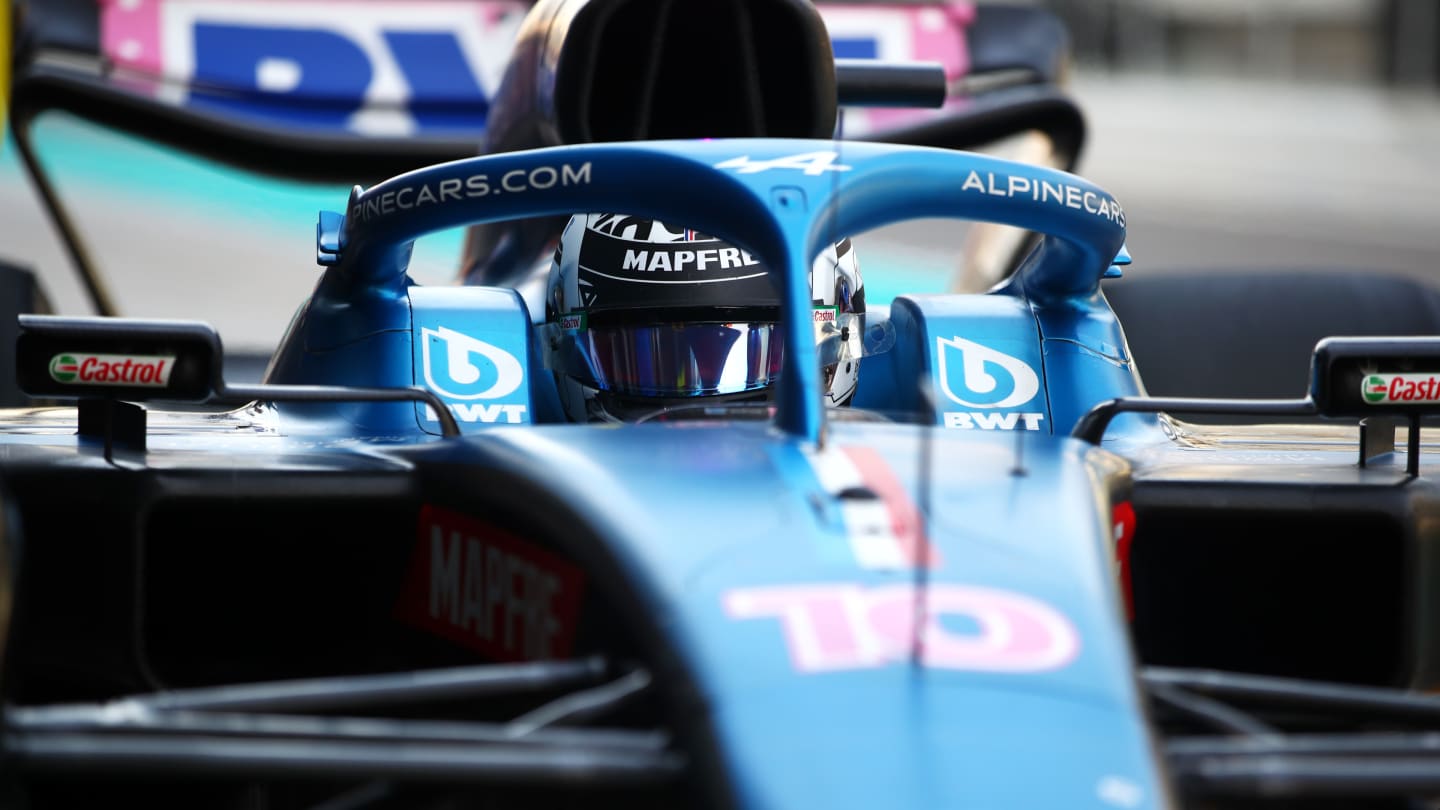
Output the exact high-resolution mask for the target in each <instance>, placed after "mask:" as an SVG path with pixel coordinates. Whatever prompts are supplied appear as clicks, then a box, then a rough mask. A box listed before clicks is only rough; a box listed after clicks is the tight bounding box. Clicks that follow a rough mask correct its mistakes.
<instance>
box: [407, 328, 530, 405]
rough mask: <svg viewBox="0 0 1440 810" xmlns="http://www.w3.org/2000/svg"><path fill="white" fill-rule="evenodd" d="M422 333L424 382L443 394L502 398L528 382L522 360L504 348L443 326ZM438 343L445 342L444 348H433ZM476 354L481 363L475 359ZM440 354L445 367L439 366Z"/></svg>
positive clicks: (445, 395) (468, 397)
mask: <svg viewBox="0 0 1440 810" xmlns="http://www.w3.org/2000/svg"><path fill="white" fill-rule="evenodd" d="M420 332H421V339H422V340H423V345H422V347H421V363H422V364H423V365H424V366H425V384H426V385H427V386H429V387H430V390H432V391H434V392H435V393H437V394H439V395H441V396H443V397H448V398H450V399H459V400H470V399H499V398H501V397H504V396H508V395H510V394H511V393H513V392H514V391H515V389H517V388H519V387H520V384H521V383H522V382H524V381H525V370H524V369H523V368H522V367H521V365H520V361H519V360H516V359H515V357H514V356H512V355H511V354H510V353H509V352H506V351H504V350H503V349H500V348H498V347H495V346H491V345H490V344H489V343H486V342H485V341H483V340H478V339H476V338H473V337H470V336H469V335H466V334H462V333H460V332H456V331H455V330H454V329H446V328H445V327H443V326H439V327H436V328H434V329H428V328H422V329H421V330H420ZM436 343H443V344H445V350H444V351H443V352H439V351H434V352H432V351H431V347H432V346H433V345H434V344H436ZM477 356H478V357H479V358H481V360H482V362H476V357H477ZM440 357H444V361H443V363H444V366H443V368H439V369H437V368H436V367H435V366H436V363H437V362H439V358H440ZM442 381H443V385H442V384H441V382H442Z"/></svg>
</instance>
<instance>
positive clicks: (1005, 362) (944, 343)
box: [935, 337, 1045, 430]
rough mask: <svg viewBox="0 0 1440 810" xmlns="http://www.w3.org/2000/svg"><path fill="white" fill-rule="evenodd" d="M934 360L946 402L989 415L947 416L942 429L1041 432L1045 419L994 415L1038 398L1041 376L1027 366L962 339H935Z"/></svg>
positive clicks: (1015, 414) (1028, 415)
mask: <svg viewBox="0 0 1440 810" xmlns="http://www.w3.org/2000/svg"><path fill="white" fill-rule="evenodd" d="M935 354H936V357H937V358H938V360H937V363H938V365H939V367H940V369H939V378H940V390H941V391H943V392H944V394H945V397H946V398H947V399H949V400H950V401H951V402H954V403H955V404H957V405H960V406H962V407H964V408H968V409H984V411H989V412H978V411H976V410H966V411H946V412H945V414H944V419H945V426H946V427H953V428H966V429H977V428H978V429H980V430H1015V429H1016V428H1017V427H1021V426H1023V428H1024V429H1025V430H1039V429H1040V422H1041V421H1043V420H1044V419H1045V415H1044V414H1043V413H1040V412H1025V413H1021V412H1012V413H994V412H993V411H998V410H1003V409H1008V408H1015V407H1019V406H1022V405H1027V404H1029V403H1030V402H1032V401H1033V400H1034V399H1035V395H1036V394H1038V393H1040V375H1038V374H1036V373H1035V369H1033V368H1031V367H1030V366H1029V364H1027V363H1026V362H1025V361H1023V360H1020V359H1018V358H1015V357H1011V356H1010V355H1008V354H1005V353H1003V352H998V351H996V350H994V349H991V348H989V347H987V346H982V345H980V344H979V343H975V342H974V341H969V340H966V339H964V338H961V337H954V338H951V339H949V340H946V339H945V338H936V339H935ZM957 370H958V373H957Z"/></svg>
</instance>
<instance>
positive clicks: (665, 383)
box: [565, 323, 784, 397]
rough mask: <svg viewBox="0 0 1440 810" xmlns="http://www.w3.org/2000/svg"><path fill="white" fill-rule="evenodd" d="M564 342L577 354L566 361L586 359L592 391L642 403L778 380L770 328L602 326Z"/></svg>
mask: <svg viewBox="0 0 1440 810" xmlns="http://www.w3.org/2000/svg"><path fill="white" fill-rule="evenodd" d="M565 339H566V340H567V341H570V342H573V343H572V345H573V348H574V349H578V351H577V352H567V353H566V354H569V356H570V357H572V358H576V359H579V358H584V363H585V366H586V368H585V369H584V371H585V372H586V373H585V374H584V376H586V377H589V378H590V380H591V382H593V384H594V385H595V387H596V388H599V389H601V390H604V391H612V392H615V393H618V394H627V395H632V396H646V397H686V396H704V395H710V394H733V393H739V392H742V391H753V390H756V389H760V388H765V387H766V386H768V385H770V384H771V383H772V382H774V381H775V379H776V378H778V377H779V375H780V361H781V358H782V357H783V351H784V344H783V340H782V338H781V334H780V330H779V329H778V328H777V326H776V324H774V323H660V324H646V325H625V326H619V325H617V326H601V327H591V328H589V329H584V330H580V331H578V332H572V333H568V334H566V335H565ZM566 365H571V364H570V363H567V364H566ZM571 370H572V371H578V370H580V369H573V368H572V369H571Z"/></svg>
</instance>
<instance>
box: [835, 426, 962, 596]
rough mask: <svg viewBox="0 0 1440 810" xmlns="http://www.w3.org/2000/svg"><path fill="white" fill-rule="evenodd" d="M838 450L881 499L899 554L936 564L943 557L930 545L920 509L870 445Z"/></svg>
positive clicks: (919, 562)
mask: <svg viewBox="0 0 1440 810" xmlns="http://www.w3.org/2000/svg"><path fill="white" fill-rule="evenodd" d="M841 452H843V453H844V454H845V455H846V456H848V457H849V458H850V460H851V461H852V462H854V464H855V469H857V470H859V471H860V480H862V481H864V482H865V486H867V487H869V488H870V489H871V490H873V491H874V492H875V494H876V495H879V496H880V500H881V501H883V502H884V504H885V509H886V511H888V512H889V513H890V529H891V531H892V532H894V534H895V540H896V542H898V543H899V544H900V554H901V556H902V557H903V558H904V559H905V561H906V563H908V564H909V565H928V566H929V567H930V568H939V567H940V565H941V563H942V562H943V561H942V560H941V558H940V552H939V551H938V550H937V549H935V548H934V547H933V546H932V545H931V543H930V538H928V537H926V536H925V527H924V523H923V521H922V519H921V515H920V509H919V507H917V506H916V505H915V500H914V499H913V498H911V497H910V493H909V491H907V490H906V489H905V485H904V484H903V483H901V481H900V479H899V478H898V477H897V476H896V475H895V471H894V470H892V469H890V465H889V464H887V463H885V459H884V458H883V457H882V456H881V455H880V454H879V453H877V452H875V450H874V449H873V448H870V447H843V448H841Z"/></svg>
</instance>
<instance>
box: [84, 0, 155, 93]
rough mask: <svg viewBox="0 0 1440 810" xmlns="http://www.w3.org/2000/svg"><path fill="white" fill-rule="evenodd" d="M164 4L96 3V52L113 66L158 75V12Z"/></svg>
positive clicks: (151, 0) (139, 0) (138, 0)
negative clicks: (97, 33) (97, 17)
mask: <svg viewBox="0 0 1440 810" xmlns="http://www.w3.org/2000/svg"><path fill="white" fill-rule="evenodd" d="M163 2H164V0H100V52H101V53H102V54H103V55H104V56H105V57H107V58H108V59H110V60H111V61H113V62H114V63H115V64H116V65H117V66H119V67H123V68H128V69H131V70H136V71H141V72H144V73H151V74H154V75H156V76H159V75H162V74H163V71H164V67H165V57H164V54H163V53H161V50H160V12H161V8H160V7H161V5H162V4H163Z"/></svg>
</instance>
